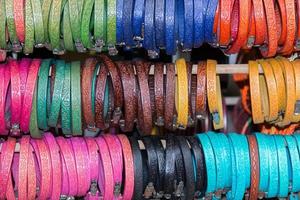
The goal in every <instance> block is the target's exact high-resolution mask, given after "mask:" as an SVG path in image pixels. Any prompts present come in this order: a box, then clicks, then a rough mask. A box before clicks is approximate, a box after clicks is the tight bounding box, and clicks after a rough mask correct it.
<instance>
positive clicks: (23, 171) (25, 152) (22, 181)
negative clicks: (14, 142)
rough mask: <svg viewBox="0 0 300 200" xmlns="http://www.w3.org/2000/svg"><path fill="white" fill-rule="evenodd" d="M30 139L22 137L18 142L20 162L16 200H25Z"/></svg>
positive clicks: (26, 136)
mask: <svg viewBox="0 0 300 200" xmlns="http://www.w3.org/2000/svg"><path fill="white" fill-rule="evenodd" d="M29 147H30V137H29V136H28V135H24V136H23V137H22V138H21V142H20V161H19V169H18V170H19V175H18V179H19V180H18V199H19V200H23V199H27V197H28V193H27V185H28V183H27V175H28V157H29V151H30V150H31V149H30V148H29Z"/></svg>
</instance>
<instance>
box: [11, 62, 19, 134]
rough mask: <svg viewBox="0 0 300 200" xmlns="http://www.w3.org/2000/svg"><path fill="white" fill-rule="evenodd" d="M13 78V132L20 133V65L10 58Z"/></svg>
mask: <svg viewBox="0 0 300 200" xmlns="http://www.w3.org/2000/svg"><path fill="white" fill-rule="evenodd" d="M9 66H10V79H11V134H13V135H15V134H16V135H18V134H20V120H21V108H22V98H21V81H20V72H19V65H18V63H17V61H15V60H9Z"/></svg>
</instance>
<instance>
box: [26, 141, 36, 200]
mask: <svg viewBox="0 0 300 200" xmlns="http://www.w3.org/2000/svg"><path fill="white" fill-rule="evenodd" d="M35 161H36V160H35V159H34V155H33V148H32V146H31V145H30V146H29V151H28V162H27V165H28V167H27V184H28V185H30V187H28V189H27V194H28V195H27V198H28V199H33V198H36V192H37V191H36V185H37V184H36V183H37V177H36V165H35ZM28 174H30V176H28Z"/></svg>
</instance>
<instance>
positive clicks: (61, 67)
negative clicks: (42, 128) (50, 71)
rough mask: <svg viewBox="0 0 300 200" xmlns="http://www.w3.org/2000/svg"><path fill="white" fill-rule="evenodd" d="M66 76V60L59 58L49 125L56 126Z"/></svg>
mask: <svg viewBox="0 0 300 200" xmlns="http://www.w3.org/2000/svg"><path fill="white" fill-rule="evenodd" d="M64 78H65V62H64V61H63V60H57V61H56V65H55V80H54V88H53V94H52V101H51V109H50V114H49V118H48V126H50V127H56V125H57V121H58V117H59V111H60V107H61V102H62V90H63V86H64Z"/></svg>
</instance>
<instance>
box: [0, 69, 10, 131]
mask: <svg viewBox="0 0 300 200" xmlns="http://www.w3.org/2000/svg"><path fill="white" fill-rule="evenodd" d="M0 74H1V79H0V95H1V96H0V135H7V134H8V130H7V127H6V120H5V113H6V112H5V108H6V97H7V91H8V86H9V82H10V68H9V67H8V66H7V65H4V64H0Z"/></svg>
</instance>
